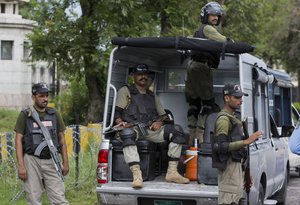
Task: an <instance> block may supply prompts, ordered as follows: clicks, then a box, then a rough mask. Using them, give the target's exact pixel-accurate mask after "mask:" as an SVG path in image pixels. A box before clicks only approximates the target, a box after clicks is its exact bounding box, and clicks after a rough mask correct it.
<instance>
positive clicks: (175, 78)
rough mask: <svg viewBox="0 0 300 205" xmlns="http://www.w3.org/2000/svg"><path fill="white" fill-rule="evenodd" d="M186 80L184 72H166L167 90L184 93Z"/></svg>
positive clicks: (178, 70)
mask: <svg viewBox="0 0 300 205" xmlns="http://www.w3.org/2000/svg"><path fill="white" fill-rule="evenodd" d="M185 79H186V70H183V69H168V70H167V90H168V91H184V88H185Z"/></svg>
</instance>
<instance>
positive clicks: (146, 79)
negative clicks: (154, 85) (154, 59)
mask: <svg viewBox="0 0 300 205" xmlns="http://www.w3.org/2000/svg"><path fill="white" fill-rule="evenodd" d="M142 80H148V78H145V77H144V78H141V79H139V81H142Z"/></svg>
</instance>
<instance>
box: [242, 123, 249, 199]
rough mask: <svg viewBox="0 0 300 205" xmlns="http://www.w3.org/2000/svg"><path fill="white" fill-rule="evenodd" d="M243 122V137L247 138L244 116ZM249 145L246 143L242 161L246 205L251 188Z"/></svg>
mask: <svg viewBox="0 0 300 205" xmlns="http://www.w3.org/2000/svg"><path fill="white" fill-rule="evenodd" d="M242 124H243V131H244V135H245V138H246V139H247V138H249V133H248V126H247V125H248V118H247V117H245V118H244V119H243V121H242ZM249 146H250V145H247V159H246V160H245V162H244V163H243V165H244V169H245V176H244V181H245V190H246V193H247V205H249V204H250V202H249V195H250V188H251V175H250V148H249Z"/></svg>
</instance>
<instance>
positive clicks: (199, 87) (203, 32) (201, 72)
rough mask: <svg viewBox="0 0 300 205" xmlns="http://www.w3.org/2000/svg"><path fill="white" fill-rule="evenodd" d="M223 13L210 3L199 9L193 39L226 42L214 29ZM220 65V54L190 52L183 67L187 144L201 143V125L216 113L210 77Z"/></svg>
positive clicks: (202, 127) (217, 6) (202, 129)
mask: <svg viewBox="0 0 300 205" xmlns="http://www.w3.org/2000/svg"><path fill="white" fill-rule="evenodd" d="M222 15H223V9H222V7H221V6H220V4H219V3H217V2H210V3H208V4H206V5H205V6H204V7H203V8H202V9H201V14H200V18H201V22H202V24H201V25H200V28H199V29H198V30H197V31H196V32H195V34H194V37H197V38H206V39H210V40H215V41H220V42H226V41H227V38H226V37H225V36H223V35H221V34H220V33H219V32H218V31H217V30H216V26H217V25H219V23H220V21H221V17H222ZM219 62H220V54H219V53H213V52H204V51H192V53H191V61H190V62H189V63H188V67H187V79H186V85H185V93H186V99H187V102H188V103H189V110H188V113H187V118H188V127H189V132H190V138H189V144H192V143H193V141H194V139H195V138H197V139H198V140H199V142H202V141H203V133H204V123H205V120H206V116H207V115H208V114H209V113H211V112H218V111H219V109H218V107H217V106H216V105H215V102H214V97H213V73H212V69H213V68H217V67H218V65H219Z"/></svg>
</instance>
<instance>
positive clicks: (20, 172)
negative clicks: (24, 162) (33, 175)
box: [18, 166, 27, 181]
mask: <svg viewBox="0 0 300 205" xmlns="http://www.w3.org/2000/svg"><path fill="white" fill-rule="evenodd" d="M18 176H19V179H21V180H23V181H25V180H26V179H27V171H26V169H25V167H24V166H19V168H18Z"/></svg>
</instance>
